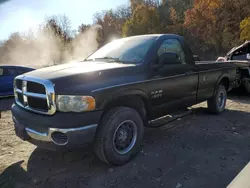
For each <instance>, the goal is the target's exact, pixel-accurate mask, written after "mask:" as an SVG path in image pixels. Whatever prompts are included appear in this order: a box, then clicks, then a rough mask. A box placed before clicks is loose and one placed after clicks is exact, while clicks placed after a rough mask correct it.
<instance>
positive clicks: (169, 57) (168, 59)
mask: <svg viewBox="0 0 250 188" xmlns="http://www.w3.org/2000/svg"><path fill="white" fill-rule="evenodd" d="M181 63H182V62H181V60H180V56H178V55H177V54H175V53H172V52H165V53H163V54H161V55H160V57H159V65H169V64H170V65H171V64H181Z"/></svg>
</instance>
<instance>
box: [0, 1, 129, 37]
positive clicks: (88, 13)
mask: <svg viewBox="0 0 250 188" xmlns="http://www.w3.org/2000/svg"><path fill="white" fill-rule="evenodd" d="M128 2H129V1H128V0H0V40H3V39H7V38H8V36H9V35H10V34H11V33H13V32H16V31H21V32H25V31H27V30H29V28H31V29H32V28H33V29H34V28H36V27H37V26H38V25H39V24H40V23H42V22H43V21H44V19H45V17H46V16H51V15H57V14H65V15H66V16H67V17H68V18H69V19H70V20H71V25H72V28H73V29H76V28H77V26H78V25H80V24H81V23H85V24H91V23H92V22H93V14H94V13H96V12H97V11H102V10H105V9H110V8H115V7H117V6H119V5H122V4H128Z"/></svg>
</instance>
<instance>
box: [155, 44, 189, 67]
mask: <svg viewBox="0 0 250 188" xmlns="http://www.w3.org/2000/svg"><path fill="white" fill-rule="evenodd" d="M166 52H170V53H175V54H177V55H178V57H179V60H180V61H181V63H182V64H186V61H185V53H184V51H183V49H182V46H181V43H180V42H179V41H178V40H177V39H166V40H164V41H163V42H162V44H161V46H160V48H159V49H158V52H157V53H158V57H160V56H161V55H162V54H163V53H166Z"/></svg>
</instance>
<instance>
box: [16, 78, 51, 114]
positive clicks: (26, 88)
mask: <svg viewBox="0 0 250 188" xmlns="http://www.w3.org/2000/svg"><path fill="white" fill-rule="evenodd" d="M14 93H15V100H16V103H17V104H18V105H19V106H21V107H23V108H25V109H27V110H30V111H33V112H36V113H41V114H48V115H52V114H54V113H55V112H56V105H55V92H54V86H53V83H52V82H50V81H49V80H42V79H39V78H35V77H31V76H25V75H21V76H18V77H16V78H15V80H14Z"/></svg>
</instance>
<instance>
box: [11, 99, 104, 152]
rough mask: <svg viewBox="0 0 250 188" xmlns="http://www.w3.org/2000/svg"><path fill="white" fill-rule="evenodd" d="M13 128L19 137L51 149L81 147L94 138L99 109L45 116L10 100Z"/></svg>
mask: <svg viewBox="0 0 250 188" xmlns="http://www.w3.org/2000/svg"><path fill="white" fill-rule="evenodd" d="M11 111H12V117H13V121H14V126H15V132H16V135H17V136H18V137H20V138H21V139H22V140H26V141H28V142H30V143H32V144H34V145H37V146H39V147H43V148H45V149H52V150H64V149H73V148H79V147H84V146H86V145H89V144H90V143H91V142H93V140H94V136H95V132H96V129H97V126H98V123H99V119H100V118H101V114H102V111H93V112H86V113H60V112H58V113H56V114H55V115H53V116H46V115H41V114H36V113H32V112H28V111H26V110H24V109H22V108H21V107H19V106H17V105H16V104H13V106H12V109H11Z"/></svg>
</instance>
